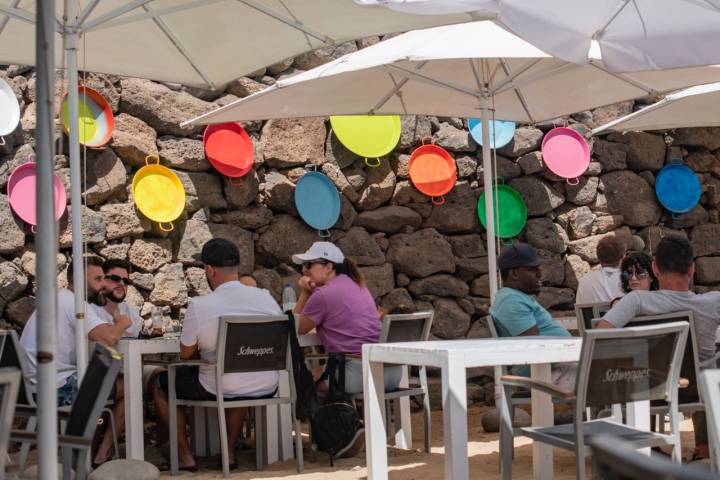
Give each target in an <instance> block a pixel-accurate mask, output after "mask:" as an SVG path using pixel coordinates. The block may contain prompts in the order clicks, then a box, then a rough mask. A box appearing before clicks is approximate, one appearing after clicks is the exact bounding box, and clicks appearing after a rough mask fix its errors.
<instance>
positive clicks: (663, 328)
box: [575, 322, 689, 413]
mask: <svg viewBox="0 0 720 480" xmlns="http://www.w3.org/2000/svg"><path fill="white" fill-rule="evenodd" d="M688 330H689V325H688V324H687V322H673V323H668V324H663V325H648V326H643V327H627V328H618V329H595V330H588V331H587V332H585V335H584V337H583V345H582V351H581V353H580V363H579V366H578V374H577V378H576V384H575V388H576V394H577V409H578V411H579V412H580V413H582V411H584V409H585V408H586V407H590V406H604V405H611V404H615V403H621V404H624V403H628V402H635V401H641V400H660V399H662V400H668V401H669V402H670V403H671V408H673V407H672V405H674V408H677V382H678V377H679V373H680V370H679V368H678V367H679V365H680V359H681V358H682V355H683V352H684V350H685V344H686V341H687V335H688Z"/></svg>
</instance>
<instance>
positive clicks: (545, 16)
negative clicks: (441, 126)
mask: <svg viewBox="0 0 720 480" xmlns="http://www.w3.org/2000/svg"><path fill="white" fill-rule="evenodd" d="M355 1H356V2H357V3H358V4H360V5H364V6H379V7H387V8H388V9H390V10H392V11H397V12H403V13H415V14H432V15H435V14H438V13H445V14H447V13H460V12H471V11H477V10H480V11H485V10H491V11H495V12H497V15H498V17H497V18H498V20H499V21H500V22H501V23H503V24H504V25H505V26H507V27H508V28H509V29H510V30H512V31H513V32H514V33H516V34H517V35H519V36H520V37H522V38H524V39H525V40H527V41H529V42H530V43H532V44H533V45H535V46H537V47H538V48H540V49H541V50H543V51H545V52H547V53H549V54H551V55H553V56H555V57H557V58H562V59H564V60H567V61H570V62H575V63H582V62H584V61H586V59H587V56H588V51H589V50H590V48H591V43H592V42H593V41H596V42H597V43H598V44H599V47H600V50H601V52H602V57H603V60H604V63H605V66H606V67H607V68H608V69H609V70H612V71H616V72H630V71H640V70H650V69H666V68H680V67H686V66H698V65H713V64H720V50H718V49H717V48H715V46H716V45H718V44H720V2H719V1H718V0H601V1H598V0H533V1H527V0H355Z"/></svg>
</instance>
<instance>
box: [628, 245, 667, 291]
mask: <svg viewBox="0 0 720 480" xmlns="http://www.w3.org/2000/svg"><path fill="white" fill-rule="evenodd" d="M631 268H634V270H635V272H637V271H638V270H643V271H645V272H647V273H648V278H649V279H650V290H657V289H658V288H659V286H658V280H657V277H655V274H654V273H653V269H652V257H651V256H650V255H648V254H647V253H645V252H630V253H628V254H627V255H625V258H623V261H622V265H620V271H621V272H623V273H625V272H627V271H629V270H630V269H631ZM620 281H621V283H622V289H623V292H629V291H630V279H629V278H626V277H625V275H621V276H620Z"/></svg>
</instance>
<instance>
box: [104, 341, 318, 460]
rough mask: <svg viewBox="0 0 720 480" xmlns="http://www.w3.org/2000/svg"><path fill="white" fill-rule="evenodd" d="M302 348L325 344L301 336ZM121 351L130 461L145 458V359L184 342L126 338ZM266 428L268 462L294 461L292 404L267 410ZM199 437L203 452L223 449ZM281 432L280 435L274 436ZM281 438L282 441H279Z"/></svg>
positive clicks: (284, 387) (198, 416)
mask: <svg viewBox="0 0 720 480" xmlns="http://www.w3.org/2000/svg"><path fill="white" fill-rule="evenodd" d="M298 340H299V342H300V345H301V346H313V345H321V343H320V341H319V339H318V338H317V336H316V335H314V334H308V335H301V336H299V337H298ZM117 349H118V351H120V353H122V354H123V371H124V377H123V378H124V381H123V383H124V386H125V448H126V458H129V459H136V460H144V459H145V438H144V428H143V420H144V411H143V385H142V383H143V382H142V366H143V361H142V356H143V355H147V354H152V353H179V352H180V340H179V339H178V338H151V339H136V338H122V339H120V341H119V342H118V344H117ZM278 389H279V391H280V394H281V395H282V394H286V393H287V392H289V391H290V384H289V378H288V375H287V373H286V372H282V374H281V377H280V384H279V386H278ZM195 410H196V412H195V417H194V419H193V420H194V421H195V422H196V426H197V425H201V424H203V423H204V421H205V418H204V416H203V412H201V411H200V409H195ZM265 410H266V418H265V425H266V426H267V428H268V432H269V434H268V435H265V440H266V445H265V455H266V458H265V461H266V462H267V463H274V462H276V461H278V460H287V459H289V458H293V441H292V421H291V415H290V405H281V406H280V408H279V410H278V408H277V407H275V408H269V407H268V408H266V409H265ZM216 418H217V417H215V419H214V420H213V416H212V415H209V417H208V422H211V423H212V422H213V421H215V422H217V419H216ZM196 430H198V435H197V436H196V438H195V439H194V441H193V447H194V448H195V449H196V450H199V451H200V452H203V451H206V448H207V451H209V452H212V451H213V450H218V449H219V443H218V442H217V441H214V436H210V438H209V439H208V440H209V442H210V444H209V445H207V446H206V445H205V436H204V434H203V433H204V428H197V429H196ZM274 432H277V434H273V433H274ZM278 437H280V438H281V439H282V440H281V441H277V440H278Z"/></svg>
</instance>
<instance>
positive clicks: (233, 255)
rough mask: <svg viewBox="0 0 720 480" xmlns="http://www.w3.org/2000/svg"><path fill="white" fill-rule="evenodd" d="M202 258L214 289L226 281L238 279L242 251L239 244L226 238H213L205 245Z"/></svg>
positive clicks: (208, 279)
mask: <svg viewBox="0 0 720 480" xmlns="http://www.w3.org/2000/svg"><path fill="white" fill-rule="evenodd" d="M200 260H201V261H202V263H203V266H204V267H205V276H206V277H207V281H208V285H210V288H211V289H212V290H215V289H216V288H217V287H219V286H220V285H222V284H223V283H225V282H229V281H232V280H237V279H238V265H240V251H239V250H238V247H237V245H235V243H234V242H231V241H230V240H226V239H224V238H213V239H212V240H208V241H207V242H205V245H203V248H202V252H201V253H200Z"/></svg>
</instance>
